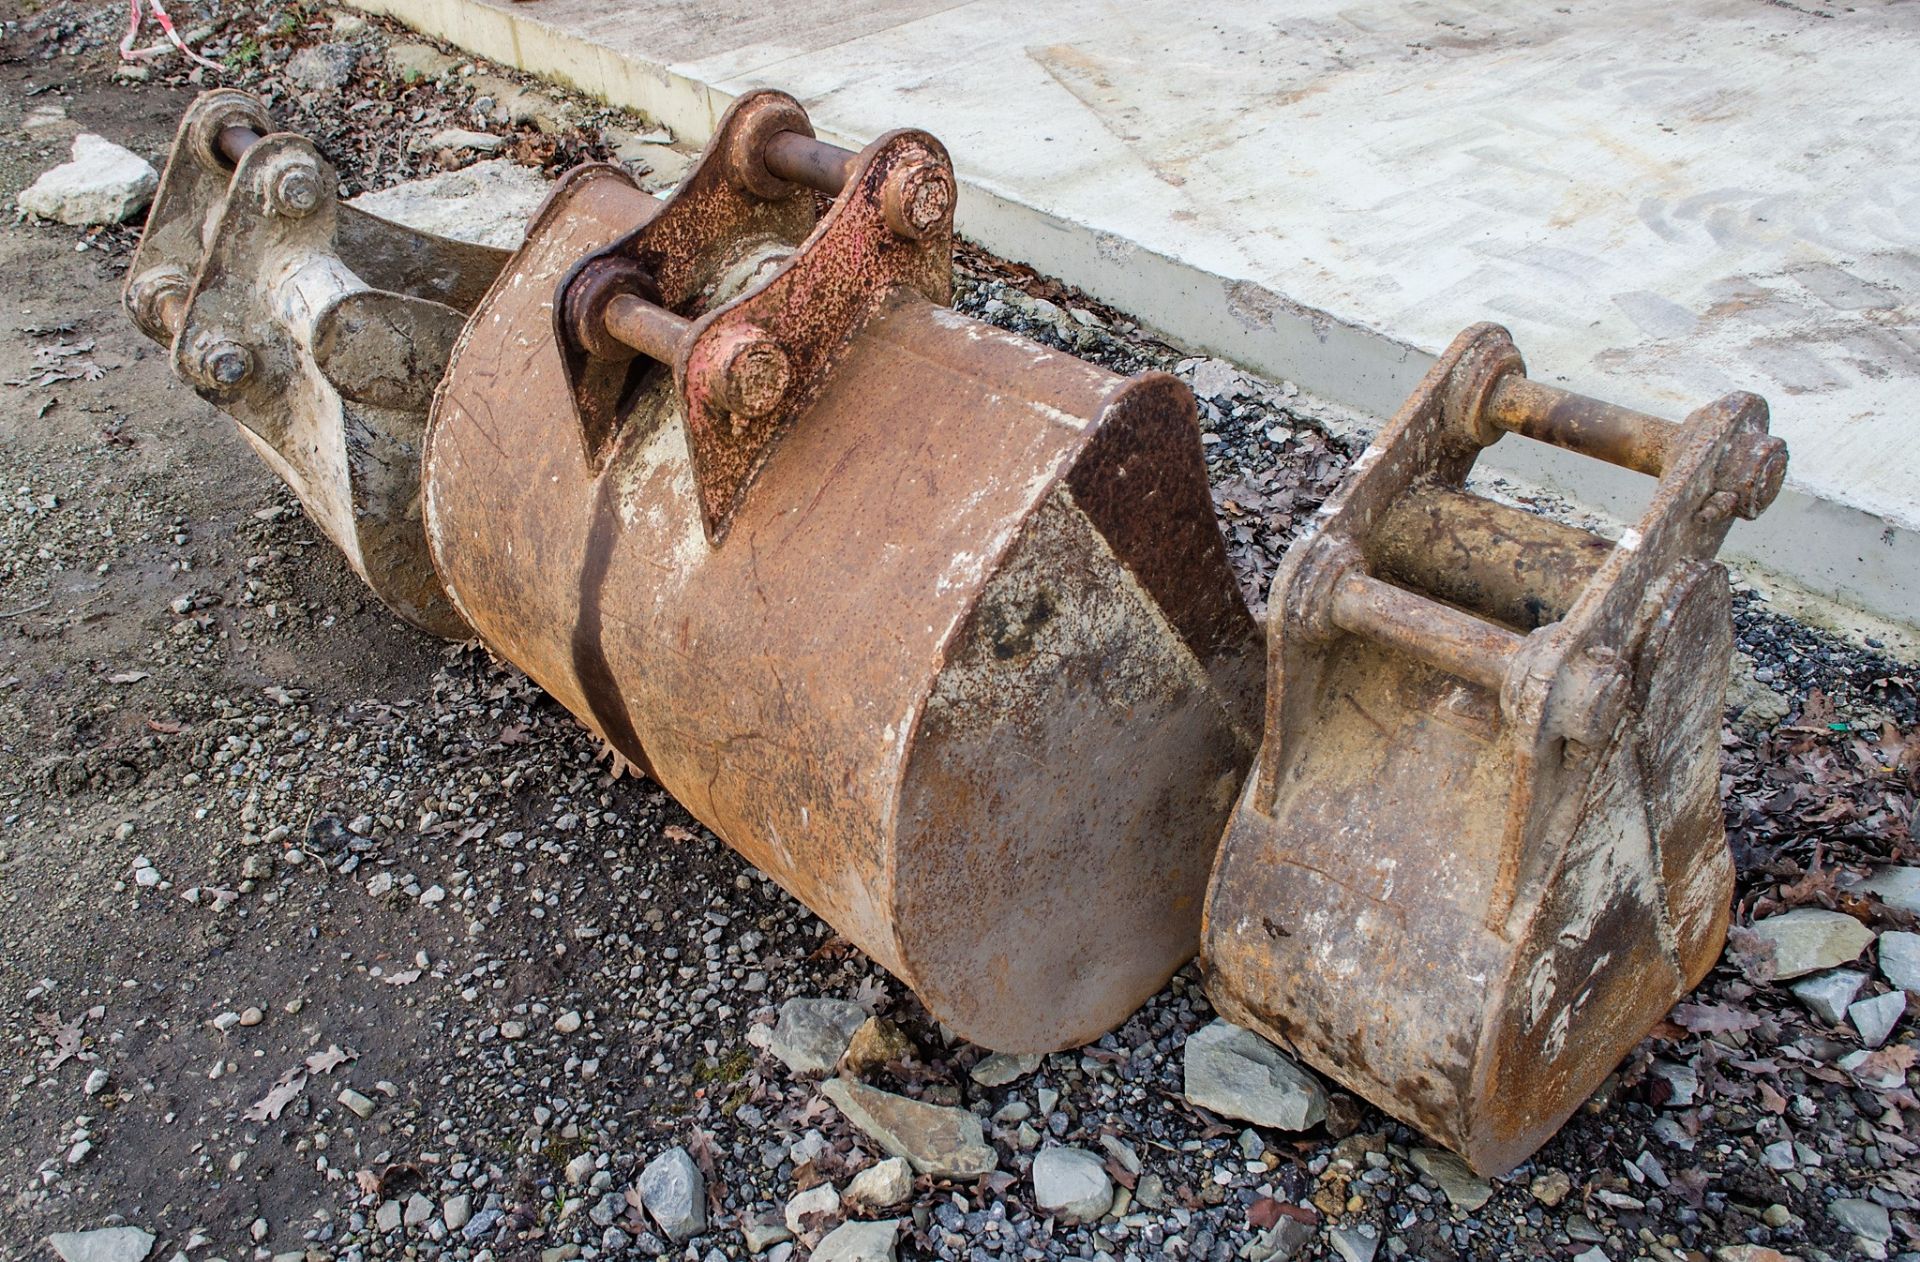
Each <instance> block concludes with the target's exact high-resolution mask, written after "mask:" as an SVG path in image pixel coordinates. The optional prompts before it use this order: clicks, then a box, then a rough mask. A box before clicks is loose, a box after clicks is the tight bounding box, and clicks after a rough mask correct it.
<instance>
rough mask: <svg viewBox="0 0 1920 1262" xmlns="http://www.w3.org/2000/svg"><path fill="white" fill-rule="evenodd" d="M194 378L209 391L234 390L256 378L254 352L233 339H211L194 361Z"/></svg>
mask: <svg viewBox="0 0 1920 1262" xmlns="http://www.w3.org/2000/svg"><path fill="white" fill-rule="evenodd" d="M193 367H194V376H195V377H196V378H198V379H199V381H200V383H201V384H202V385H204V386H206V387H207V388H208V389H210V390H231V389H233V388H234V387H236V386H239V385H242V384H244V383H245V382H246V380H247V378H249V377H251V376H252V375H253V352H252V351H250V350H248V349H247V348H246V347H244V346H242V345H241V344H240V343H238V342H236V341H233V340H232V339H230V338H224V337H210V338H208V339H207V340H206V341H204V342H203V343H201V345H200V347H199V350H198V354H197V356H196V357H195V360H194V366H193Z"/></svg>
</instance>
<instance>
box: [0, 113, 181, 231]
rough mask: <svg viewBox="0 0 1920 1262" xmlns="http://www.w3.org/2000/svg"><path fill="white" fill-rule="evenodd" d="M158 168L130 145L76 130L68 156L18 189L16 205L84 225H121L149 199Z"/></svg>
mask: <svg viewBox="0 0 1920 1262" xmlns="http://www.w3.org/2000/svg"><path fill="white" fill-rule="evenodd" d="M159 183H160V174H159V172H157V171H155V170H154V169H153V164H152V163H150V162H148V161H147V160H146V159H145V158H143V157H141V156H140V155H139V154H137V153H135V152H133V151H132V150H131V149H123V148H121V147H120V146H119V145H116V144H114V143H113V142H112V141H111V140H108V139H106V138H105V137H104V136H96V135H94V134H93V133H92V132H81V133H80V134H79V135H78V136H75V137H74V138H73V150H72V156H70V157H69V158H68V159H67V161H65V162H63V163H61V164H60V165H59V166H57V167H53V168H51V169H49V170H47V171H43V172H42V173H41V175H40V178H39V179H37V180H35V181H34V182H33V183H32V184H30V185H28V186H27V187H26V188H25V189H24V190H22V192H21V194H20V196H19V198H18V199H17V201H18V203H19V206H20V209H22V210H24V211H26V212H27V213H28V214H29V215H33V216H35V217H37V218H40V219H54V220H58V221H59V222H61V223H66V224H74V225H76V226H84V225H88V224H103V223H123V222H125V221H126V220H128V219H131V218H133V217H134V216H135V215H137V214H139V213H140V212H141V211H142V210H144V209H145V208H146V205H147V203H148V202H150V201H152V200H153V190H154V189H155V188H156V187H158V185H159Z"/></svg>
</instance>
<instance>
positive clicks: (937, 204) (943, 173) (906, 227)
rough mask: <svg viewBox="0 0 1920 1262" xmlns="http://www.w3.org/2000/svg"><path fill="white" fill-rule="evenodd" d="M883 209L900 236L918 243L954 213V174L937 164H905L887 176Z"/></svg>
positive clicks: (881, 191) (883, 195)
mask: <svg viewBox="0 0 1920 1262" xmlns="http://www.w3.org/2000/svg"><path fill="white" fill-rule="evenodd" d="M880 209H881V213H882V214H883V215H885V216H886V220H887V227H889V228H891V229H892V230H893V232H894V234H895V235H896V236H901V237H905V238H906V239H907V240H909V241H918V240H920V239H921V238H922V237H924V236H926V235H927V234H928V233H930V232H932V231H933V230H934V229H936V228H938V227H939V226H940V225H941V224H943V223H945V222H947V220H948V219H949V218H950V217H951V216H952V214H953V173H952V172H950V171H948V170H947V168H946V167H945V166H944V165H942V164H940V163H937V162H931V161H927V160H924V159H923V160H920V161H917V162H903V163H901V164H900V165H899V166H897V167H895V168H894V169H893V170H892V171H889V172H888V173H887V179H886V183H885V184H884V185H883V186H882V187H881V190H880Z"/></svg>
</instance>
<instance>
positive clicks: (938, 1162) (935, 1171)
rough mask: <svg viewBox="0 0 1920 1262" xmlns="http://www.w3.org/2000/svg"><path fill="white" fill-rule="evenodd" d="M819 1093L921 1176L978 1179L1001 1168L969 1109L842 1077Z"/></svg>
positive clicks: (826, 1085) (824, 1085) (834, 1079)
mask: <svg viewBox="0 0 1920 1262" xmlns="http://www.w3.org/2000/svg"><path fill="white" fill-rule="evenodd" d="M820 1093H821V1094H822V1095H824V1096H826V1097H827V1099H829V1100H831V1101H832V1102H833V1106H834V1107H835V1108H837V1109H839V1110H840V1112H842V1113H843V1114H845V1115H846V1118H847V1120H848V1121H849V1122H852V1123H853V1124H854V1125H855V1126H856V1127H858V1128H859V1129H860V1130H861V1131H862V1132H863V1133H864V1134H866V1135H867V1136H868V1137H869V1138H870V1139H872V1140H873V1141H874V1142H875V1143H877V1144H879V1145H880V1146H881V1147H882V1148H884V1149H886V1150H887V1151H888V1152H889V1153H891V1154H893V1155H894V1156H896V1157H905V1158H906V1159H907V1161H908V1162H910V1163H911V1164H912V1165H913V1168H914V1169H915V1170H918V1171H919V1172H920V1173H921V1174H928V1175H932V1176H933V1177H934V1178H936V1179H977V1178H979V1177H980V1176H981V1175H983V1174H987V1173H989V1172H991V1171H993V1170H994V1169H996V1168H997V1167H998V1166H999V1164H1000V1158H999V1156H998V1154H996V1153H995V1152H994V1150H993V1146H992V1145H991V1144H989V1143H987V1141H986V1135H985V1133H984V1132H983V1131H982V1130H981V1127H980V1119H979V1118H977V1117H975V1116H974V1115H973V1114H971V1113H969V1112H967V1111H966V1110H965V1109H949V1108H944V1107H942V1106H940V1105H937V1104H925V1103H922V1102H921V1101H919V1100H909V1099H907V1098H906V1097H905V1096H898V1095H894V1094H893V1093H892V1092H889V1091H881V1090H879V1089H878V1088H876V1087H869V1086H866V1085H865V1084H863V1083H858V1082H848V1081H846V1080H845V1079H843V1078H832V1079H829V1080H828V1081H827V1082H825V1083H824V1084H822V1085H821V1088H820Z"/></svg>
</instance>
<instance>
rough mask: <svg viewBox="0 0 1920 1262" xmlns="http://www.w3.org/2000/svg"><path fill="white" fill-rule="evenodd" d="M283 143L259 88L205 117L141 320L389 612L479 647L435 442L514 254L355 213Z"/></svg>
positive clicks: (217, 103)
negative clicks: (433, 480) (442, 398)
mask: <svg viewBox="0 0 1920 1262" xmlns="http://www.w3.org/2000/svg"><path fill="white" fill-rule="evenodd" d="M270 132H271V128H270V126H269V123H268V121H267V115H266V111H265V110H264V108H263V107H262V106H261V105H260V103H259V102H258V101H256V100H255V99H254V98H253V97H251V96H248V95H247V94H245V93H243V92H237V91H233V90H231V89H220V90H217V91H213V92H207V93H204V94H202V95H201V96H200V97H199V98H198V99H197V100H195V101H194V103H193V104H192V105H191V106H190V107H188V109H187V112H186V115H185V116H184V117H183V118H182V119H181V122H180V131H179V133H178V135H177V137H176V138H175V140H174V145H173V151H172V153H171V155H170V156H169V157H168V159H167V170H166V175H165V176H164V177H163V178H162V179H161V181H160V188H159V191H158V192H157V193H156V194H155V196H154V201H153V207H152V210H151V211H150V212H149V214H148V217H147V228H146V232H145V233H144V234H143V235H142V237H141V239H140V247H139V249H138V251H137V252H136V253H135V255H134V259H133V266H132V268H131V269H130V270H129V272H128V276H127V287H126V293H125V300H126V305H127V310H128V311H129V312H130V313H131V314H132V316H133V319H134V322H135V323H136V324H137V325H138V326H139V327H140V329H141V331H142V332H144V333H146V334H147V336H149V337H151V338H153V339H154V340H155V341H156V342H159V343H160V344H161V345H163V346H165V347H167V348H168V350H169V353H170V356H171V359H172V364H173V368H174V371H175V372H176V373H178V374H179V375H180V376H181V377H183V378H184V379H185V380H187V381H188V382H189V383H190V384H191V385H192V386H193V388H194V390H195V391H197V392H198V393H199V394H200V395H201V396H202V397H203V398H205V399H207V400H208V401H209V402H211V403H213V404H214V405H215V406H217V407H219V408H220V409H221V410H223V411H225V412H226V413H227V414H228V415H230V416H232V417H233V419H234V420H235V421H236V422H237V423H238V426H239V429H240V433H241V435H242V436H243V437H244V438H245V439H246V440H247V442H248V443H249V444H251V445H252V446H253V448H254V450H255V451H257V452H259V454H260V457H261V459H263V460H265V461H266V462H267V464H268V465H269V466H271V467H272V469H273V471H274V472H275V473H277V474H279V475H280V477H281V478H282V479H283V480H284V481H285V482H286V483H287V485H288V486H290V487H292V488H293V491H294V494H296V495H297V496H299V498H300V502H301V503H302V504H303V505H305V506H306V509H307V512H308V514H309V515H310V516H311V517H312V518H313V520H314V522H315V523H316V524H317V525H318V526H319V527H320V529H321V530H322V531H324V532H325V533H326V535H327V537H328V538H330V539H332V540H333V542H334V543H335V544H336V545H337V546H338V547H339V548H340V550H341V551H342V552H344V553H345V554H346V557H347V561H348V563H349V564H350V565H352V566H353V568H354V571H355V572H356V573H358V574H359V575H360V577H361V578H363V579H364V580H366V582H367V585H368V586H370V587H371V588H373V590H374V593H375V594H376V595H378V596H379V597H380V599H381V600H382V601H383V602H384V603H385V604H386V605H387V606H388V607H389V608H391V609H392V610H393V611H394V612H395V613H397V614H399V615H400V616H401V617H402V618H405V619H406V620H407V621H409V622H411V623H413V624H415V625H416V626H419V627H421V628H422V629H424V630H426V631H429V632H431V633H433V634H435V635H439V636H445V637H448V638H452V639H462V638H465V637H466V636H467V634H468V632H467V630H466V627H465V626H464V624H462V623H461V621H460V619H459V617H458V616H457V615H456V614H455V613H454V612H453V608H452V606H451V605H449V604H448V603H447V599H446V595H445V593H444V592H443V591H442V590H441V587H440V582H439V580H438V579H437V578H436V577H435V576H434V573H433V564H432V561H431V559H430V558H429V557H428V555H427V547H426V537H425V535H424V534H422V532H421V526H420V446H421V437H422V434H423V432H424V431H425V428H426V418H427V406H428V404H429V402H430V401H431V399H432V394H433V389H434V387H435V386H436V385H437V384H438V383H439V381H440V377H441V374H442V373H443V372H444V371H445V368H446V359H447V351H448V349H449V348H450V347H451V346H452V344H453V339H454V336H455V335H456V334H457V333H458V332H459V331H460V326H461V324H462V323H464V321H465V320H466V312H468V311H470V310H471V309H472V307H473V304H474V303H475V302H476V301H477V300H478V299H479V298H480V296H481V294H483V293H485V292H486V288H487V286H488V285H489V284H491V283H492V281H493V279H494V277H495V276H497V275H498V274H499V272H500V269H501V267H502V266H504V265H505V263H506V261H507V259H508V258H509V257H510V255H509V254H508V252H507V251H504V250H496V249H491V248H489V247H486V246H480V245H470V244H467V243H465V242H460V241H448V240H445V239H443V238H440V237H435V236H431V235H429V234H426V233H421V232H415V231H413V230H411V229H409V228H404V227H402V226H400V225H399V224H395V223H390V222H388V221H387V220H385V219H381V218H379V217H378V216H375V215H370V214H367V213H366V212H364V211H361V210H357V209H355V208H354V207H352V206H345V205H341V204H340V203H339V201H338V199H337V197H336V196H335V194H336V191H337V189H338V187H339V179H338V177H337V176H336V175H335V173H334V169H333V167H332V166H331V165H329V164H328V163H327V161H326V159H325V158H323V157H321V156H320V153H319V152H318V151H317V150H316V149H315V148H314V146H313V143H312V142H311V141H309V140H307V139H306V138H304V137H302V136H297V135H292V134H289V133H281V134H267V133H270Z"/></svg>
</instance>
